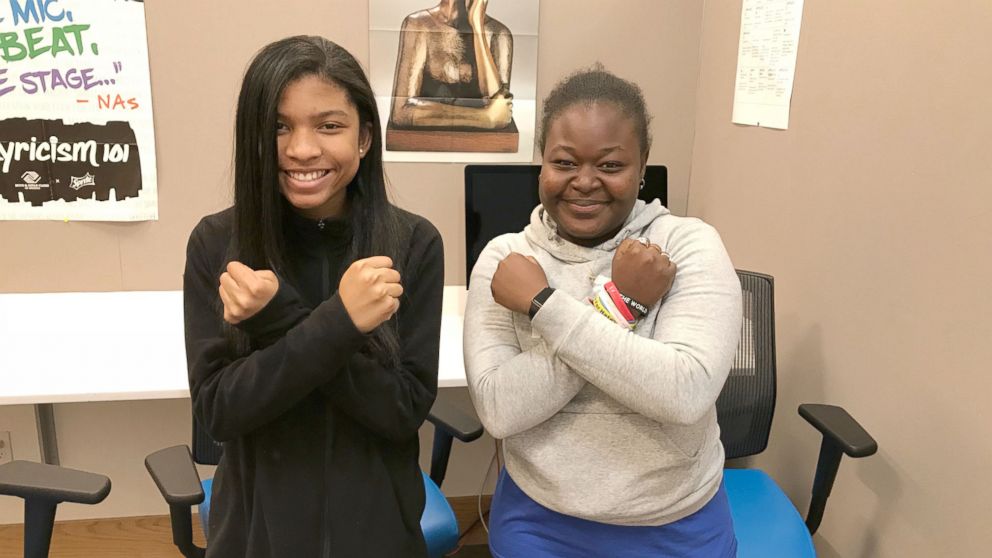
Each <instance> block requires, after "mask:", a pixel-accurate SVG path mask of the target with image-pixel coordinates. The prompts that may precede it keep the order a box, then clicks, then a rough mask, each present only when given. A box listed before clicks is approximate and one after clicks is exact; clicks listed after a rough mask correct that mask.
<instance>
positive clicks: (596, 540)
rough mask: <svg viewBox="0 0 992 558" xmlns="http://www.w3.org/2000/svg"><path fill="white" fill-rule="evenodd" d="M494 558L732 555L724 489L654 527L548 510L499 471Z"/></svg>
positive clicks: (694, 557)
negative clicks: (691, 511) (684, 514)
mask: <svg viewBox="0 0 992 558" xmlns="http://www.w3.org/2000/svg"><path fill="white" fill-rule="evenodd" d="M489 522H490V525H489V549H490V552H492V555H493V556H494V557H495V558H585V557H588V558H607V557H608V558H628V557H629V558H641V557H643V558H648V557H650V558H734V557H735V556H736V555H737V539H736V538H734V524H733V520H732V519H731V516H730V504H729V503H728V501H727V492H726V491H725V490H724V487H723V484H722V483H721V485H720V489H719V490H718V491H717V493H716V494H715V495H714V496H713V498H712V499H710V501H709V502H708V503H707V504H706V505H705V506H703V507H702V509H700V510H699V511H697V512H696V513H694V514H692V515H690V516H688V517H684V518H682V519H680V520H678V521H675V522H673V523H669V524H666V525H659V526H657V527H640V526H625V525H610V524H606V523H597V522H595V521H589V520H586V519H579V518H577V517H572V516H569V515H564V514H561V513H558V512H556V511H553V510H550V509H548V508H546V507H544V506H542V505H541V504H538V503H537V502H535V501H534V500H532V499H531V498H530V497H529V496H527V495H526V494H525V493H524V492H523V491H522V490H520V487H518V486H517V484H516V483H515V482H513V479H512V478H510V475H508V474H507V473H506V470H505V469H504V470H503V471H501V472H500V477H499V482H498V484H497V486H496V493H495V494H494V495H493V504H492V511H491V515H490V519H489Z"/></svg>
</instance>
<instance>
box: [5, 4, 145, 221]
mask: <svg viewBox="0 0 992 558" xmlns="http://www.w3.org/2000/svg"><path fill="white" fill-rule="evenodd" d="M0 219H6V220H32V219H37V220H60V221H61V220H85V221H142V220H154V219H158V188H157V183H156V175H155V135H154V129H153V125H152V98H151V85H150V82H149V76H148V43H147V40H146V36H145V8H144V3H142V2H141V1H140V0H101V1H99V2H94V1H93V0H0Z"/></svg>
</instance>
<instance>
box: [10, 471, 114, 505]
mask: <svg viewBox="0 0 992 558" xmlns="http://www.w3.org/2000/svg"><path fill="white" fill-rule="evenodd" d="M109 493H110V479H109V478H107V477H105V476H103V475H97V474H94V473H87V472H85V471H77V470H75V469H67V468H65V467H59V466H57V465H47V464H44V463H34V462H32V461H21V460H18V461H11V462H10V463H7V464H5V465H0V494H5V495H8V496H17V497H20V498H24V499H25V500H28V499H40V500H48V501H52V502H73V503H77V504H99V503H100V502H102V501H103V499H104V498H106V497H107V494H109Z"/></svg>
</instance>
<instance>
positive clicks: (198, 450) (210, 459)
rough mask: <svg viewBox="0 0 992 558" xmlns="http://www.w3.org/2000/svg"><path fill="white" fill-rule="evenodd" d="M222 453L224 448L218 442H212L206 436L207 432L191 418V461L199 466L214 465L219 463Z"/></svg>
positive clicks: (211, 439) (208, 436) (212, 440)
mask: <svg viewBox="0 0 992 558" xmlns="http://www.w3.org/2000/svg"><path fill="white" fill-rule="evenodd" d="M223 453H224V446H223V445H221V443H220V442H217V441H214V439H213V438H211V437H210V434H207V431H206V430H204V429H203V427H202V426H200V423H199V422H197V420H196V416H194V417H193V461H195V462H197V463H199V464H200V465H216V464H218V463H220V456H221V454H223Z"/></svg>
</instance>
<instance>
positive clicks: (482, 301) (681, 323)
mask: <svg viewBox="0 0 992 558" xmlns="http://www.w3.org/2000/svg"><path fill="white" fill-rule="evenodd" d="M640 236H646V237H648V238H649V239H650V240H651V242H653V243H655V244H658V245H659V246H661V247H663V248H664V249H665V250H666V251H667V252H668V253H669V254H671V257H672V260H673V261H674V262H675V263H676V265H677V266H678V270H677V272H676V275H675V281H674V283H673V285H672V288H671V290H670V291H669V292H668V294H667V295H666V296H665V297H664V298H663V299H662V301H661V302H660V303H658V304H655V306H654V307H652V308H651V310H650V312H649V313H648V314H647V315H646V316H645V317H643V318H642V319H641V321H640V323H639V324H638V326H637V328H636V330H634V331H628V330H625V329H624V328H622V327H621V326H619V325H618V324H615V323H613V322H611V321H610V320H608V319H607V318H605V317H604V316H603V315H601V314H600V313H598V312H597V311H596V310H595V309H594V308H593V306H592V305H591V304H590V303H589V302H588V300H589V298H590V296H592V294H593V286H594V284H595V283H596V282H597V280H598V281H599V282H600V283H602V281H603V279H604V278H605V277H606V276H609V275H610V270H611V266H612V262H613V254H614V252H615V251H616V248H617V247H618V246H619V244H620V242H621V241H623V240H624V239H626V238H629V237H633V238H637V237H640ZM510 252H519V253H521V254H524V255H527V256H534V257H535V258H536V259H537V261H538V262H539V263H540V264H541V267H542V268H544V271H545V273H546V275H547V277H548V282H549V283H550V285H551V286H552V287H554V288H555V289H556V290H555V292H554V294H552V295H551V297H550V298H549V299H548V300H547V302H546V303H545V304H544V306H543V307H542V308H541V310H540V311H539V312H538V313H537V315H536V316H535V318H534V320H533V322H531V320H529V319H528V318H527V316H526V315H523V314H519V313H516V312H511V311H510V310H507V309H506V308H504V307H502V306H500V305H499V304H497V303H496V302H495V301H494V300H493V297H492V293H491V291H490V283H491V280H492V276H493V274H494V273H495V271H496V266H497V265H498V264H499V262H500V261H501V260H502V259H503V258H505V257H506V256H507V255H508V254H509V253H510ZM740 332H741V289H740V283H739V281H738V279H737V275H736V273H735V272H734V266H733V265H732V264H731V261H730V258H729V257H728V256H727V252H726V250H725V249H724V247H723V243H722V242H721V240H720V237H719V235H718V234H717V232H716V230H715V229H713V227H711V226H709V225H707V224H706V223H704V222H702V221H700V220H698V219H694V218H684V217H676V216H674V215H671V214H670V213H669V211H668V210H667V209H666V208H665V207H663V206H662V205H661V204H660V203H659V202H657V201H654V202H652V203H650V204H645V203H644V202H642V201H638V202H637V204H636V205H635V206H634V209H633V211H631V214H630V215H629V216H628V217H627V220H626V222H625V223H624V226H623V227H622V229H621V230H620V232H619V233H617V235H616V236H615V237H614V238H612V239H610V240H608V241H606V242H604V243H603V244H601V245H599V246H595V247H592V248H587V247H583V246H578V245H575V244H572V243H570V242H567V241H565V240H563V239H562V238H561V237H560V236H558V234H557V227H556V226H555V224H554V222H553V221H552V220H551V219H550V217H549V216H547V214H546V212H545V211H544V209H543V207H541V206H538V207H537V208H535V209H534V211H533V213H532V214H531V221H530V225H528V226H527V227H526V228H525V229H524V231H523V232H521V233H516V234H506V235H502V236H500V237H497V238H495V239H493V240H492V241H491V242H490V243H489V245H488V246H486V248H485V250H483V252H482V254H481V256H480V257H479V261H478V263H477V264H476V266H475V268H474V269H473V270H472V277H471V284H470V288H469V293H468V300H467V303H466V308H465V339H464V345H465V347H464V349H465V371H466V375H467V378H468V387H469V392H470V393H471V395H472V400H473V402H474V404H475V408H476V410H477V411H478V413H479V418H480V419H481V420H482V423H483V424H484V425H485V427H486V429H487V430H488V431H489V433H490V434H492V435H493V436H494V437H496V438H501V439H503V440H504V444H503V448H504V452H505V455H506V469H507V472H508V473H509V474H510V476H511V477H513V480H514V481H515V482H516V483H517V484H518V485H519V486H520V488H521V489H522V490H523V491H524V492H525V493H526V494H527V495H528V496H530V497H531V498H533V499H534V500H535V501H537V502H538V503H539V504H541V505H543V506H545V507H547V508H550V509H552V510H555V511H557V512H560V513H563V514H567V515H571V516H574V517H580V518H583V519H588V520H592V521H598V522H602V523H611V524H617V525H662V524H666V523H671V522H673V521H677V520H679V519H681V518H683V517H686V516H688V515H690V514H692V513H694V512H695V511H697V510H699V509H700V508H701V507H703V506H704V505H705V504H706V503H707V502H708V501H709V500H710V498H711V497H712V496H713V495H714V494H715V493H716V491H717V489H718V488H719V486H720V482H721V479H722V472H723V459H724V454H723V446H722V445H721V444H720V431H719V427H718V426H717V421H716V407H715V403H716V399H717V396H718V395H719V394H720V390H721V389H722V388H723V384H724V381H725V380H726V378H727V375H728V373H729V371H730V368H731V365H732V362H733V358H734V353H735V351H736V349H737V344H738V341H739V339H740Z"/></svg>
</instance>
